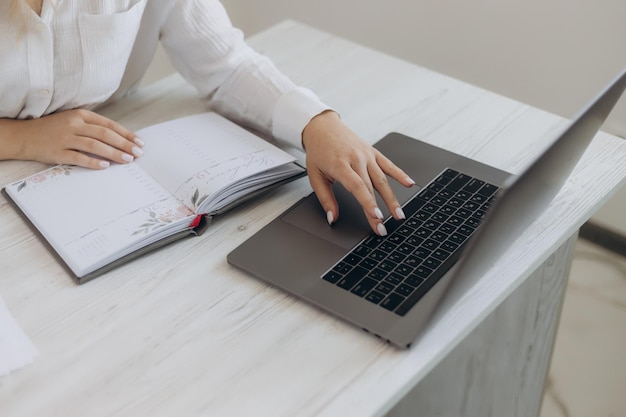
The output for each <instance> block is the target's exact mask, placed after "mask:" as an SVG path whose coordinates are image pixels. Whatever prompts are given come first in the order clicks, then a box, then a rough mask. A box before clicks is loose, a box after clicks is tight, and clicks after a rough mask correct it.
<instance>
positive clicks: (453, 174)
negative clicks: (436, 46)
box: [227, 70, 626, 348]
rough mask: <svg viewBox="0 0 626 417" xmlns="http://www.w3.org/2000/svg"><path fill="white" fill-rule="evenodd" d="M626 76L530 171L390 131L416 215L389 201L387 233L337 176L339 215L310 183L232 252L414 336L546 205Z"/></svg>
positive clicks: (402, 338) (358, 317) (237, 259)
mask: <svg viewBox="0 0 626 417" xmlns="http://www.w3.org/2000/svg"><path fill="white" fill-rule="evenodd" d="M625 88H626V70H625V71H623V72H622V73H621V74H620V75H619V76H617V77H616V78H615V79H614V80H613V81H612V82H610V83H609V85H608V86H607V87H606V88H605V89H604V90H603V91H602V92H601V93H600V94H599V95H598V97H597V98H595V99H594V100H592V102H591V103H590V104H589V105H588V106H587V107H586V108H584V109H583V110H582V111H581V112H580V113H579V115H578V116H577V117H576V118H574V119H573V121H572V122H571V123H570V124H569V125H568V126H567V127H566V128H565V129H564V130H563V131H562V132H561V133H560V134H558V135H557V136H556V137H555V138H554V139H553V140H552V141H551V143H549V144H547V146H546V148H545V149H544V150H543V151H542V152H540V153H539V155H538V156H537V157H536V158H535V159H534V160H533V161H531V162H530V163H529V164H528V165H527V166H526V167H525V168H524V169H522V170H521V172H520V174H518V175H511V174H509V173H507V172H504V171H501V170H499V169H496V168H494V167H491V166H488V165H485V164H482V163H480V162H477V161H475V160H472V159H469V158H466V157H463V156H461V155H457V154H455V153H453V152H450V151H447V150H444V149H441V148H438V147H435V146H433V145H430V144H427V143H424V142H421V141H419V140H417V139H414V138H410V137H407V136H404V135H402V134H399V133H390V134H388V135H387V136H385V137H384V138H383V139H381V140H380V141H379V142H377V143H376V144H375V145H374V146H375V147H376V148H377V149H379V150H380V151H381V152H382V153H383V154H385V155H386V156H387V157H388V158H390V159H391V160H392V161H394V163H396V164H397V165H398V166H399V167H400V168H402V169H403V170H404V171H405V172H406V173H407V174H408V175H409V176H410V177H411V178H413V179H414V180H415V182H416V184H417V186H416V187H412V188H411V189H406V188H404V187H402V186H400V185H397V184H394V185H392V186H393V187H394V191H395V192H396V195H397V197H398V199H399V201H400V203H401V204H403V210H404V212H405V214H406V216H407V219H406V220H403V221H397V220H395V219H393V218H392V217H391V216H389V214H388V213H386V214H385V215H386V220H385V226H386V228H387V230H388V235H387V236H386V237H380V236H377V235H375V234H374V233H373V232H372V231H371V229H370V227H369V225H368V223H367V221H366V220H365V218H364V216H363V212H362V209H361V207H360V206H359V204H358V203H357V202H356V200H355V199H354V198H353V197H352V196H351V195H350V194H349V193H348V192H347V191H346V190H345V189H344V188H343V187H342V186H341V185H339V184H335V185H334V187H335V189H334V191H335V194H336V197H337V200H338V203H339V208H340V211H341V216H340V219H339V220H338V221H337V222H336V223H335V224H334V225H333V226H329V225H328V224H327V222H326V216H325V213H324V210H323V209H322V208H321V206H320V205H319V203H318V201H317V198H316V196H315V194H310V195H308V196H307V197H305V198H303V199H302V200H300V201H299V202H297V203H296V204H294V205H293V206H292V207H290V208H289V209H288V210H286V211H285V212H284V213H282V214H281V215H280V216H278V217H277V218H276V219H274V220H273V221H271V222H270V223H269V224H268V225H266V226H265V227H263V228H262V229H261V230H260V231H258V232H257V233H255V234H254V235H253V236H252V237H250V238H249V239H247V240H246V241H245V242H244V243H242V244H241V245H240V246H238V247H237V248H236V249H234V250H233V251H232V252H231V253H229V255H228V257H227V259H228V262H229V263H230V264H231V265H234V266H236V267H238V268H240V269H242V270H244V271H246V272H247V273H249V274H250V275H252V276H254V277H256V278H259V279H261V280H263V281H266V282H268V283H270V284H271V285H274V286H276V287H278V288H281V289H283V290H285V291H287V292H289V293H291V294H293V295H295V296H297V297H299V298H301V299H303V300H305V301H307V302H309V303H311V304H313V305H315V306H317V307H319V308H321V309H323V310H325V311H327V312H329V313H331V314H333V315H335V316H338V317H340V318H342V319H343V320H345V321H347V322H349V323H352V324H353V325H355V326H358V327H360V328H362V329H364V330H365V331H367V332H370V333H372V334H374V335H376V336H378V337H379V338H382V339H383V340H386V341H388V342H389V343H391V344H393V345H395V346H397V347H399V348H408V347H410V346H411V344H412V343H413V342H414V341H415V340H416V339H417V337H418V336H419V334H420V331H422V329H423V328H424V327H425V325H426V324H427V323H428V320H429V318H430V317H431V316H432V314H433V312H434V311H435V309H436V308H437V306H438V305H439V304H440V301H441V300H442V299H443V297H444V295H445V293H446V290H447V289H448V287H450V285H451V284H453V283H454V285H455V286H456V285H460V284H461V283H465V284H466V285H467V283H468V282H473V281H475V280H477V279H480V277H481V276H482V275H483V274H484V273H485V272H486V271H487V270H488V269H489V268H490V267H491V265H492V264H493V263H494V261H495V260H496V259H498V257H499V256H500V255H501V254H502V253H503V252H504V250H505V249H506V248H507V247H508V246H509V245H510V244H511V243H512V242H513V241H514V240H515V239H516V238H517V237H518V236H519V235H520V234H521V233H522V232H523V231H524V230H525V228H526V227H527V226H528V225H529V224H530V223H531V222H533V220H534V219H535V218H537V217H538V216H539V215H540V214H541V212H542V211H543V210H545V209H546V207H547V206H548V204H549V203H550V201H551V200H552V199H553V197H554V196H555V195H556V194H557V192H558V191H559V189H560V188H561V186H562V185H563V183H564V182H565V181H566V179H567V178H568V176H569V174H570V173H571V171H572V170H573V168H574V166H575V165H576V163H577V162H578V160H579V159H580V157H581V156H582V154H583V152H584V151H585V149H586V148H587V146H588V145H589V143H590V142H591V140H592V139H593V137H594V136H595V135H596V133H597V132H598V130H599V129H600V127H601V125H602V124H603V123H604V120H605V119H606V117H607V116H608V115H609V113H610V112H611V110H612V108H613V107H614V106H615V104H616V103H617V101H618V100H619V98H620V96H621V95H622V93H623V91H624V89H625ZM379 204H380V207H381V208H382V207H384V204H383V203H382V201H380V200H379ZM460 287H463V285H460ZM456 288H459V287H456Z"/></svg>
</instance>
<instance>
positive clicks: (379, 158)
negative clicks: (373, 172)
mask: <svg viewBox="0 0 626 417" xmlns="http://www.w3.org/2000/svg"><path fill="white" fill-rule="evenodd" d="M376 162H377V163H378V166H379V167H380V168H381V169H382V170H383V172H384V173H385V174H387V175H389V176H390V177H391V178H393V179H394V180H396V181H398V182H399V183H400V184H402V185H404V186H405V187H412V186H414V185H415V181H413V179H412V178H411V177H410V176H408V175H407V173H406V172H404V171H403V170H402V169H400V168H399V167H398V166H397V165H396V164H394V163H393V162H391V160H390V159H389V158H387V157H386V156H385V155H383V154H382V153H380V152H379V151H378V150H376Z"/></svg>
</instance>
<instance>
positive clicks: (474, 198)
mask: <svg viewBox="0 0 626 417" xmlns="http://www.w3.org/2000/svg"><path fill="white" fill-rule="evenodd" d="M497 190H498V187H497V186H495V185H493V184H489V183H486V182H484V181H481V180H479V179H477V178H474V177H471V176H468V175H466V174H463V173H459V172H458V171H455V170H453V169H450V168H447V169H445V170H444V171H443V172H442V173H441V174H439V176H437V178H435V179H434V180H433V181H432V182H431V183H430V184H429V185H428V186H427V187H425V188H423V189H422V190H420V192H419V193H418V194H417V195H416V196H415V197H414V198H412V199H411V200H409V201H408V202H407V203H406V204H405V205H404V207H403V208H402V209H403V211H404V213H405V215H406V219H405V220H395V219H394V218H392V217H390V218H389V219H387V221H385V227H386V228H387V233H388V234H387V236H385V237H382V236H378V235H376V234H374V233H372V234H371V235H370V236H368V237H366V238H365V239H364V240H362V241H361V242H360V243H359V244H357V245H356V246H355V247H354V248H353V249H352V250H351V251H350V252H349V253H348V254H347V255H345V256H344V257H343V258H342V259H341V260H339V261H338V262H337V263H336V264H335V265H334V266H333V267H332V268H331V269H330V270H329V271H327V272H326V273H324V274H323V275H322V279H324V280H326V281H328V282H331V283H333V284H335V285H337V286H338V287H340V288H343V289H345V290H347V291H350V292H351V293H353V294H355V295H356V296H359V297H363V298H365V299H366V300H368V301H370V302H372V303H374V304H377V305H379V306H381V307H383V308H385V309H387V310H389V311H393V312H394V313H396V314H398V315H400V316H404V315H405V314H406V313H408V312H409V310H410V309H411V308H412V307H413V306H414V305H415V304H416V303H417V302H418V301H419V300H420V298H422V297H423V296H424V295H425V294H426V293H427V292H428V290H429V289H431V288H432V287H433V285H435V284H436V283H437V281H439V279H440V278H441V277H442V276H443V275H444V274H445V273H446V272H447V271H448V270H449V269H450V268H451V267H452V266H453V265H454V263H455V262H456V261H457V260H458V259H459V257H460V255H461V252H462V249H463V247H464V246H465V244H466V242H467V241H468V239H469V237H470V236H471V235H472V234H473V233H474V231H475V230H476V228H477V227H478V225H479V224H480V222H481V221H482V219H483V217H484V215H485V210H486V209H487V208H488V207H489V205H490V204H491V202H492V199H493V196H494V194H495V193H496V191H497Z"/></svg>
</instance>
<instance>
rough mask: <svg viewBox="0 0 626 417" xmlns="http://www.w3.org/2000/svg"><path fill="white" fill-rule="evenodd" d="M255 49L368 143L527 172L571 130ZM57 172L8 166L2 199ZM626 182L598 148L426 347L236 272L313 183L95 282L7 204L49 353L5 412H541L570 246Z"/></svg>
mask: <svg viewBox="0 0 626 417" xmlns="http://www.w3.org/2000/svg"><path fill="white" fill-rule="evenodd" d="M250 42H251V44H252V45H253V46H254V47H256V48H257V49H258V50H260V51H261V52H263V53H265V54H267V55H269V56H270V57H271V58H273V59H274V61H275V62H276V64H277V65H278V66H279V67H280V68H281V69H282V70H283V71H284V72H285V73H287V74H288V75H289V76H291V77H292V78H293V79H294V80H295V81H296V82H298V83H301V84H304V85H307V86H309V87H311V88H312V89H313V90H315V91H316V92H317V93H318V94H319V95H320V96H321V97H322V98H323V99H324V100H325V101H326V102H327V103H329V104H330V105H332V106H334V107H335V108H337V109H338V110H339V111H340V112H341V113H342V116H343V118H344V119H345V120H346V121H347V123H348V124H349V125H351V126H352V127H353V128H354V129H355V130H356V131H357V132H358V133H359V134H361V135H362V136H363V137H364V138H366V139H367V140H369V141H371V142H374V141H375V140H377V139H379V138H381V137H382V136H384V135H385V134H386V133H387V132H389V131H394V130H395V131H399V132H402V133H405V134H408V135H411V136H414V137H420V138H422V139H423V140H425V141H428V142H431V143H433V144H436V145H438V146H441V147H446V148H450V149H453V150H455V151H456V152H458V153H461V154H464V155H469V156H471V157H473V158H476V159H478V160H481V161H482V162H485V163H488V164H492V165H495V166H497V167H499V168H502V169H505V170H508V171H511V172H516V170H518V169H519V168H520V167H521V166H522V165H523V163H524V162H525V161H526V160H527V159H528V158H529V157H531V156H532V155H534V154H535V153H536V152H537V151H538V149H539V148H540V147H541V144H542V143H543V141H544V140H546V139H547V138H549V137H550V136H551V135H552V134H553V133H554V132H555V131H556V130H557V129H559V128H561V127H562V126H563V125H564V121H563V120H562V119H560V118H558V117H556V116H554V115H551V114H548V113H546V112H543V111H541V110H538V109H535V108H532V107H530V106H527V105H524V104H520V103H518V102H515V101H513V100H510V99H507V98H504V97H501V96H498V95H496V94H493V93H490V92H487V91H484V90H482V89H479V88H476V87H473V86H471V85H468V84H465V83H463V82H459V81H456V80H453V79H450V78H447V77H445V76H443V75H440V74H437V73H434V72H431V71H429V70H426V69H424V68H420V67H418V66H415V65H412V64H408V63H406V62H403V61H400V60H398V59H395V58H392V57H389V56H386V55H384V54H381V53H378V52H376V51H372V50H369V49H366V48H363V47H360V46H358V45H355V44H353V43H350V42H347V41H345V40H342V39H338V38H336V37H334V36H332V35H329V34H325V33H321V32H318V31H316V30H313V29H311V28H308V27H305V26H302V25H299V24H296V23H293V22H286V23H283V24H281V25H278V26H276V27H273V28H271V29H270V30H268V31H266V32H264V33H261V34H259V35H257V36H255V37H254V38H253V39H250ZM581 104H582V103H581ZM203 109H204V107H203V105H202V103H201V102H200V100H198V99H197V98H196V96H195V92H194V91H193V90H192V89H191V88H190V87H189V86H188V85H186V84H185V83H184V82H183V81H182V80H181V79H180V78H179V77H178V76H172V77H169V78H167V79H165V80H163V81H161V82H158V83H156V84H155V85H152V86H150V87H148V88H146V89H145V90H144V91H142V92H141V93H140V94H138V95H136V96H134V97H131V98H128V99H126V100H125V101H123V102H120V103H118V104H116V105H115V106H113V107H111V108H108V109H105V110H104V111H103V113H105V114H107V115H108V116H110V117H113V118H115V119H117V120H119V121H120V122H122V123H123V124H125V125H126V126H127V127H129V128H132V129H137V128H140V127H142V126H144V125H147V124H150V123H154V122H157V121H159V120H163V119H167V118H172V117H176V116H182V115H185V114H189V113H192V112H198V111H200V110H203ZM42 167H43V166H42V165H41V164H37V163H29V162H16V161H5V162H0V184H2V185H4V184H7V183H8V182H10V181H14V180H17V179H19V178H21V177H23V176H25V175H27V174H29V173H32V172H35V171H37V170H40V169H41V168H42ZM625 176H626V144H624V143H623V141H621V140H619V139H617V138H615V137H612V136H610V135H607V134H599V135H598V136H597V137H596V139H595V140H594V142H593V144H592V146H591V148H590V149H589V151H588V152H587V153H586V155H585V156H584V160H583V161H582V162H581V163H580V164H579V166H578V167H577V168H576V171H575V173H574V174H573V175H572V177H571V180H570V181H569V182H568V183H567V184H566V186H565V188H564V189H563V190H562V192H561V193H560V194H559V195H558V197H557V199H556V200H555V201H554V203H553V204H552V205H551V206H550V208H549V209H548V210H547V211H546V212H545V213H544V215H542V216H541V217H540V218H538V219H537V221H536V222H535V223H534V224H533V225H532V226H531V227H530V229H529V230H528V231H527V232H526V233H525V234H524V235H522V236H521V237H520V238H519V240H518V241H517V243H516V244H515V245H514V246H513V247H512V248H511V249H510V250H509V251H508V252H507V253H506V254H505V255H504V256H503V257H502V259H500V260H499V261H498V262H497V263H496V264H495V266H494V267H493V269H492V271H490V272H489V273H488V274H486V275H485V277H484V278H483V279H482V280H481V281H480V282H479V283H477V284H476V286H474V287H473V288H471V289H470V290H469V291H468V292H467V293H466V294H465V295H463V296H462V297H460V298H459V299H458V300H457V302H456V303H455V304H454V305H453V306H452V307H451V308H447V309H445V310H444V311H442V312H440V314H438V315H437V317H436V318H435V319H434V320H433V322H432V323H431V326H430V327H429V328H428V330H427V331H426V332H425V333H424V335H423V336H422V338H420V339H419V341H418V342H417V343H416V344H415V345H414V347H413V348H412V349H411V350H409V351H400V350H397V349H395V348H393V347H391V346H388V345H386V344H384V343H383V342H381V341H379V340H378V339H376V338H374V337H372V336H370V335H368V334H366V333H365V332H363V331H361V330H359V329H356V328H354V327H351V326H350V325H347V324H345V323H343V322H341V321H339V320H336V319H334V318H333V317H330V316H329V315H327V314H325V313H323V312H320V311H318V310H316V309H315V308H313V307H310V306H309V305H306V304H304V303H302V302H299V301H297V300H295V299H294V298H292V297H290V296H288V295H286V294H285V293H283V292H281V291H279V290H276V289H274V288H271V287H269V286H267V285H265V284H263V283H261V282H259V281H257V280H255V279H253V278H251V277H248V276H246V275H245V274H243V273H242V272H240V271H238V270H236V269H234V268H232V267H230V266H229V265H228V264H227V263H226V260H225V258H226V254H227V253H228V252H229V251H230V250H232V249H233V248H234V247H236V246H237V245H238V244H239V243H241V242H242V241H243V240H244V239H246V238H247V237H249V236H250V235H251V234H252V233H254V232H255V231H256V230H258V229H259V228H260V227H262V226H263V225H264V224H266V223H267V222H269V221H270V220H271V219H272V218H273V217H274V216H276V214H277V213H279V212H281V211H282V210H284V209H286V208H287V207H288V206H289V205H290V204H292V203H293V202H295V201H297V200H298V199H299V198H300V197H302V196H304V195H305V194H306V193H308V192H309V187H308V183H307V181H306V179H302V180H299V181H297V182H296V183H293V184H290V185H288V186H285V187H284V188H282V189H281V190H279V191H277V192H274V193H272V194H271V195H268V196H267V198H262V199H258V200H255V201H254V202H252V203H250V204H247V205H246V206H244V207H242V208H240V209H238V210H236V211H234V212H232V213H230V214H228V215H226V216H224V217H222V218H221V219H218V220H216V221H215V223H214V224H213V225H212V226H211V228H210V229H209V230H208V231H207V232H206V234H204V235H203V236H201V237H199V238H192V239H188V240H185V241H182V242H178V243H176V244H174V245H172V246H169V247H167V248H165V249H163V250H160V251H158V252H156V253H153V254H150V255H148V256H145V257H143V258H142V259H140V260H137V261H135V262H132V263H130V264H128V265H126V266H123V267H121V268H119V269H117V270H114V271H112V272H110V273H108V274H107V275H105V276H104V277H101V278H98V279H96V280H94V281H91V282H89V283H87V284H85V285H82V286H76V285H75V284H74V283H73V282H72V280H71V279H70V277H69V276H68V275H67V273H66V272H65V270H64V269H63V267H62V266H61V265H60V264H59V263H58V262H57V261H56V259H55V258H54V257H53V256H52V255H51V254H50V253H49V252H48V250H47V249H46V248H45V247H44V246H43V245H42V243H41V242H40V241H39V240H38V239H37V238H36V237H35V236H34V234H33V233H32V232H31V231H30V230H29V228H28V226H27V225H26V224H25V223H24V222H23V221H22V220H21V219H20V218H19V217H18V215H17V213H16V212H15V211H14V210H13V208H11V207H10V206H9V204H8V203H7V202H6V201H5V200H4V198H2V199H0V274H1V276H2V278H1V279H0V294H1V295H2V296H3V298H4V299H5V302H6V303H7V305H8V307H9V309H10V310H11V312H12V313H13V315H14V317H15V318H16V320H17V321H18V323H19V324H20V325H21V326H22V328H23V329H24V330H25V332H26V333H27V334H28V335H29V336H30V338H31V339H32V341H33V342H34V344H35V345H36V346H37V348H38V349H39V351H40V355H39V357H37V359H36V360H35V362H34V363H33V364H31V365H29V366H27V367H25V368H23V369H21V370H19V371H17V372H15V373H13V374H10V375H9V376H7V377H4V378H1V379H0V415H2V416H11V417H20V416H64V417H71V416H80V417H84V416H90V417H91V416H133V417H139V416H150V417H154V416H205V415H206V416H209V415H211V416H248V415H254V416H272V417H276V416H289V417H291V416H359V417H360V416H374V415H383V414H385V413H387V412H389V411H390V410H391V409H392V407H394V405H396V404H397V403H398V402H399V401H400V399H401V398H402V397H403V396H404V395H405V394H406V393H408V392H409V391H411V389H412V388H413V387H415V388H414V389H413V391H412V392H411V395H410V398H409V399H407V400H406V402H402V403H400V406H399V407H398V408H396V409H395V410H393V412H394V413H396V414H401V413H402V411H403V409H406V408H407V407H406V404H409V403H410V402H411V401H413V402H414V401H417V402H418V403H417V404H418V406H417V408H415V409H414V411H415V410H417V411H419V412H420V413H421V414H422V415H428V414H429V413H435V412H436V411H439V412H441V413H442V415H462V414H467V415H487V414H488V413H489V412H491V414H492V415H520V416H531V415H536V414H537V410H538V408H539V404H540V399H541V395H542V391H543V382H544V378H545V375H546V372H547V368H548V364H549V359H550V355H551V351H552V344H553V341H554V334H555V331H556V324H557V322H558V316H559V312H560V307H561V301H562V296H563V290H564V284H565V280H566V276H567V272H568V267H569V255H570V253H571V248H572V241H573V239H574V238H575V235H576V231H577V229H578V227H580V225H581V224H583V222H584V221H585V220H586V219H588V218H589V217H590V216H591V215H592V214H593V213H594V211H595V210H596V209H597V208H598V207H599V206H600V205H601V204H602V203H603V202H604V201H606V200H607V199H608V197H609V196H610V194H611V193H612V192H613V191H614V190H615V189H616V187H618V185H619V184H620V183H621V182H622V180H623V179H624V177H625ZM489 410H491V411H489Z"/></svg>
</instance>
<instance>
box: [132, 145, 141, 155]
mask: <svg viewBox="0 0 626 417" xmlns="http://www.w3.org/2000/svg"><path fill="white" fill-rule="evenodd" d="M133 153H134V154H135V156H141V155H143V151H142V150H141V149H139V148H138V147H137V146H133Z"/></svg>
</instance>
